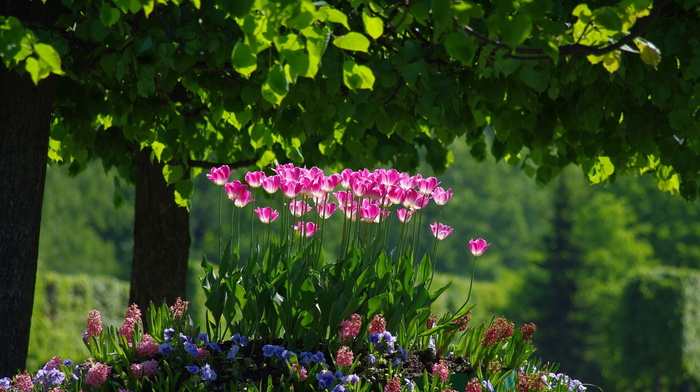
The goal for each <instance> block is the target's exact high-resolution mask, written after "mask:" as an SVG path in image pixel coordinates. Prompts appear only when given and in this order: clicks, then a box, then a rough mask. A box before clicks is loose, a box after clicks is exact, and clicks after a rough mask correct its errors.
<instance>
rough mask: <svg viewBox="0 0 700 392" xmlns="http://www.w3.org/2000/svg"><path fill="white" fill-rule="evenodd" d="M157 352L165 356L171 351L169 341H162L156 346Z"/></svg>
mask: <svg viewBox="0 0 700 392" xmlns="http://www.w3.org/2000/svg"><path fill="white" fill-rule="evenodd" d="M158 352H159V353H161V354H163V355H165V356H166V357H167V356H169V355H170V353H171V352H173V346H172V345H170V342H165V343H162V344H160V345H159V346H158Z"/></svg>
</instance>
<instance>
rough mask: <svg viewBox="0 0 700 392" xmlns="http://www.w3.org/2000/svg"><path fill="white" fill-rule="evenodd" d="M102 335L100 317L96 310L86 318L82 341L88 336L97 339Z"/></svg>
mask: <svg viewBox="0 0 700 392" xmlns="http://www.w3.org/2000/svg"><path fill="white" fill-rule="evenodd" d="M101 333H102V317H101V316H100V312H99V311H97V310H94V309H93V310H91V311H90V312H89V313H88V318H87V331H85V333H83V339H87V338H88V337H90V336H94V337H98V336H100V334H101Z"/></svg>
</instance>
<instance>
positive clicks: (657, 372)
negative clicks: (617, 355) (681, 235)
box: [617, 267, 700, 389]
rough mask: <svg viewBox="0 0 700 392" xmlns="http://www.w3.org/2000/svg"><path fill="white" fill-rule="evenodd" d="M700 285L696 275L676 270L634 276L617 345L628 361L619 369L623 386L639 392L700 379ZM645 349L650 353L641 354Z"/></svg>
mask: <svg viewBox="0 0 700 392" xmlns="http://www.w3.org/2000/svg"><path fill="white" fill-rule="evenodd" d="M699 285H700V274H699V273H698V272H697V271H693V270H686V269H677V268H667V267H664V268H656V269H646V270H640V271H639V272H638V273H636V274H634V275H633V276H632V277H631V278H630V280H629V282H628V283H627V285H626V286H625V289H624V294H623V296H622V299H621V301H620V307H619V309H618V314H619V318H620V320H621V321H622V323H621V328H620V329H619V336H618V339H619V340H618V341H619V343H620V346H619V347H620V350H621V351H622V353H621V354H622V355H623V357H624V358H625V361H623V362H621V363H620V365H619V367H618V368H617V372H618V373H617V374H618V376H621V377H620V378H618V382H619V383H620V385H622V384H625V385H633V386H634V387H635V388H637V389H639V388H642V386H643V385H651V384H652V383H660V384H664V385H667V386H669V387H679V386H680V385H682V384H684V383H686V382H693V383H697V382H698V381H700V380H698V378H697V374H698V373H697V370H698V369H697V366H698V364H699V363H700V349H699V347H700V343H699V342H698V336H700V329H699V328H698V325H699V324H698V314H700V310H699V309H698V303H699V302H698V287H699ZM640 325H643V326H644V328H638V326H640ZM640 346H643V347H645V350H643V351H642V352H640V351H638V350H637V347H640ZM632 352H634V354H633V355H630V354H631V353H632Z"/></svg>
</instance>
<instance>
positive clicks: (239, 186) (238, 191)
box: [224, 181, 248, 201]
mask: <svg viewBox="0 0 700 392" xmlns="http://www.w3.org/2000/svg"><path fill="white" fill-rule="evenodd" d="M224 188H225V189H226V194H227V195H228V198H229V199H231V200H232V201H233V200H236V199H238V198H239V197H241V196H243V194H244V193H245V192H246V191H247V190H248V185H245V184H243V183H242V182H240V181H232V182H227V183H226V185H224Z"/></svg>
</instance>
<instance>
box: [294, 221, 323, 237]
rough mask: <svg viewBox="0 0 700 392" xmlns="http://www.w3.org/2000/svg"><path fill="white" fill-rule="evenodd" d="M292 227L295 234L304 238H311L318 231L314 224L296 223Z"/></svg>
mask: <svg viewBox="0 0 700 392" xmlns="http://www.w3.org/2000/svg"><path fill="white" fill-rule="evenodd" d="M293 227H294V230H295V231H296V232H298V233H299V234H300V235H303V236H304V237H311V236H312V235H314V233H315V232H316V231H317V230H318V226H317V225H316V224H315V223H314V222H297V224H296V225H294V226H293Z"/></svg>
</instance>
